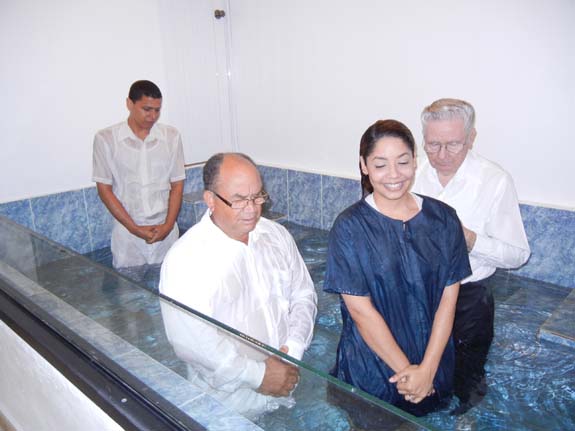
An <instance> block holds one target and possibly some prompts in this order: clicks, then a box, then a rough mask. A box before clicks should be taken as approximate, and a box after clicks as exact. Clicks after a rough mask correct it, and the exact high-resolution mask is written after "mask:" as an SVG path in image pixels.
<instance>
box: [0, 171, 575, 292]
mask: <svg viewBox="0 0 575 431" xmlns="http://www.w3.org/2000/svg"><path fill="white" fill-rule="evenodd" d="M260 172H261V173H262V177H263V180H264V184H265V187H266V189H267V191H268V193H269V194H270V196H271V198H272V202H271V207H270V210H271V211H273V212H276V213H281V214H285V215H287V218H288V220H289V221H292V222H294V223H298V224H301V225H304V226H309V227H315V228H320V229H325V230H328V229H330V228H331V226H332V224H333V222H334V220H335V218H336V217H337V215H338V214H339V213H340V212H341V211H342V210H343V209H345V208H347V207H348V206H349V205H351V204H352V203H353V202H355V201H357V200H358V199H359V198H360V196H361V187H360V183H359V181H357V180H352V179H346V178H340V177H335V176H330V175H322V174H314V173H307V172H301V171H296V170H292V169H282V168H276V167H270V166H260ZM201 189H202V167H201V166H194V167H192V168H189V169H187V171H186V181H185V186H184V193H185V194H186V195H185V196H186V197H187V198H186V199H184V202H183V203H182V209H181V211H180V215H179V217H178V224H179V225H180V227H182V228H184V229H187V228H189V227H190V226H192V225H193V224H195V223H196V221H197V220H199V218H200V217H201V216H202V214H203V213H204V211H205V209H206V207H205V204H204V203H203V202H201V198H200V197H201V193H197V192H199V191H200V190H201ZM194 192H196V193H194ZM0 214H1V215H4V216H6V217H8V218H10V219H12V220H14V221H15V222H17V223H19V224H22V225H24V226H26V227H28V228H30V229H32V230H34V231H36V232H38V233H40V234H42V235H45V236H47V237H48V238H50V239H52V240H54V241H57V242H59V243H61V244H63V245H65V246H67V247H70V248H71V249H73V250H75V251H77V252H79V253H87V252H89V251H93V250H98V249H100V248H103V247H107V246H109V243H110V232H111V227H112V218H111V216H110V214H109V213H108V211H107V210H106V208H105V207H104V205H103V204H102V202H101V201H100V199H99V198H98V194H97V192H96V188H95V187H88V188H85V189H81V190H73V191H69V192H63V193H56V194H53V195H48V196H41V197H35V198H30V199H23V200H20V201H14V202H7V203H3V204H0ZM521 215H522V217H523V221H524V224H525V230H526V232H527V237H528V238H529V243H530V245H531V250H532V255H531V258H530V260H529V262H527V264H526V265H524V266H523V267H522V268H520V269H518V270H515V271H513V272H514V273H515V274H518V275H522V276H525V277H529V278H533V279H536V280H541V281H545V282H548V283H553V284H557V285H559V286H565V287H569V288H575V265H573V262H575V211H568V210H561V209H554V208H547V207H541V206H534V205H526V204H522V205H521Z"/></svg>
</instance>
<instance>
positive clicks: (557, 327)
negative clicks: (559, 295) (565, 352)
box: [539, 289, 575, 349]
mask: <svg viewBox="0 0 575 431" xmlns="http://www.w3.org/2000/svg"><path fill="white" fill-rule="evenodd" d="M539 338H540V339H542V340H546V341H550V342H552V343H557V344H562V345H564V346H568V347H571V348H573V349H575V289H573V290H572V291H571V293H569V294H568V295H567V297H566V298H565V299H564V300H563V301H562V302H561V304H560V305H559V307H557V308H556V309H555V311H553V313H552V314H551V316H549V318H548V319H547V320H546V321H545V323H543V325H541V328H539Z"/></svg>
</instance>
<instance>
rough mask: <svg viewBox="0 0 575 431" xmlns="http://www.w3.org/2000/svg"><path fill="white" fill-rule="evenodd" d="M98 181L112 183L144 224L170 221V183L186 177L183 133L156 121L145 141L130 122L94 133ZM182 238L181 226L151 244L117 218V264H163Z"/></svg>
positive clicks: (114, 250)
mask: <svg viewBox="0 0 575 431" xmlns="http://www.w3.org/2000/svg"><path fill="white" fill-rule="evenodd" d="M93 165H94V166H93V176H92V180H93V181H95V182H98V183H102V184H109V185H112V187H113V192H114V194H115V195H116V197H117V198H118V200H119V201H120V202H121V204H122V205H123V207H124V208H125V209H126V211H127V212H128V214H129V215H130V217H132V219H133V220H134V222H135V223H136V224H138V225H155V224H161V223H164V221H165V220H166V215H167V213H168V201H169V195H170V188H171V185H170V183H172V182H176V181H180V180H184V179H185V178H186V174H185V170H184V153H183V149H182V138H181V136H180V133H179V132H178V131H177V130H176V129H175V128H174V127H171V126H166V125H163V124H158V123H156V124H154V126H153V127H152V128H151V129H150V133H149V134H148V136H147V137H146V138H145V139H144V140H143V141H142V140H141V139H140V138H138V137H137V136H136V135H135V134H134V132H133V131H132V129H131V128H130V126H128V122H127V121H124V122H122V123H119V124H115V125H113V126H110V127H108V128H106V129H103V130H100V131H99V132H98V133H97V134H96V136H95V137H94V152H93ZM177 239H178V227H177V225H174V229H173V230H172V232H170V234H169V235H168V236H167V237H166V238H165V239H164V240H163V241H160V242H157V243H154V244H147V243H146V241H144V240H143V239H141V238H138V237H136V236H134V235H132V234H131V233H130V232H128V230H127V229H126V228H125V227H124V226H123V225H122V224H120V223H119V222H118V221H117V220H115V219H114V227H113V230H112V254H113V257H114V267H117V268H118V267H125V266H136V265H143V264H146V263H148V264H151V263H160V262H161V261H162V259H163V258H164V256H165V254H166V253H167V251H168V249H169V248H170V246H171V245H172V244H173V243H174V242H175V241H176V240H177Z"/></svg>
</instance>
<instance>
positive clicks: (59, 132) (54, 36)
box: [0, 0, 169, 202]
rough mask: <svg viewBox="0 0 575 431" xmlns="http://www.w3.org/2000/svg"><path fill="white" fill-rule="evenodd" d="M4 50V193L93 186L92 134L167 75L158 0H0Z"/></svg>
mask: <svg viewBox="0 0 575 431" xmlns="http://www.w3.org/2000/svg"><path fill="white" fill-rule="evenodd" d="M0 58H1V61H2V66H1V67H0V94H1V95H2V103H1V105H0V137H1V138H0V139H1V148H2V156H1V169H0V202H5V201H11V200H16V199H22V198H26V197H31V196H38V195H44V194H50V193H56V192H60V191H66V190H72V189H78V188H81V187H86V186H89V185H91V180H90V179H91V170H92V140H93V137H94V133H95V132H96V131H97V130H98V129H100V128H103V127H105V126H108V125H110V124H113V123H117V122H119V121H121V120H123V119H125V118H126V117H127V110H126V107H125V99H126V96H127V94H128V89H129V86H130V84H131V83H132V82H133V81H135V80H136V79H150V80H152V81H154V82H156V83H157V84H158V85H159V86H160V88H162V85H163V84H165V79H164V76H165V72H164V62H163V57H162V50H161V37H160V28H159V22H158V13H157V2H156V0H123V1H115V0H86V1H80V2H79V1H74V0H56V1H50V2H46V1H43V0H18V1H2V2H1V3H0ZM166 97H169V95H164V98H166ZM165 114H166V112H165V113H164V116H165Z"/></svg>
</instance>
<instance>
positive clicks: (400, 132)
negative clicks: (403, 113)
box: [359, 120, 415, 197]
mask: <svg viewBox="0 0 575 431" xmlns="http://www.w3.org/2000/svg"><path fill="white" fill-rule="evenodd" d="M387 137H392V138H399V139H401V140H402V141H403V142H404V143H405V145H407V148H409V151H411V154H412V155H413V156H415V139H413V134H412V133H411V131H410V130H409V128H408V127H407V126H406V125H405V124H403V123H401V122H399V121H396V120H378V121H376V122H375V123H373V124H372V125H371V126H369V128H368V129H367V130H366V131H365V132H364V134H363V135H362V137H361V141H360V143H359V157H360V159H363V162H364V163H365V164H367V158H368V157H369V156H370V155H371V153H373V149H374V148H375V145H376V144H377V142H378V141H379V140H380V139H382V138H387ZM359 172H360V174H361V190H362V193H363V196H364V197H365V196H367V195H368V194H370V193H373V186H372V184H371V182H370V181H369V176H368V175H365V174H364V173H363V172H362V171H361V161H360V164H359Z"/></svg>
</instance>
